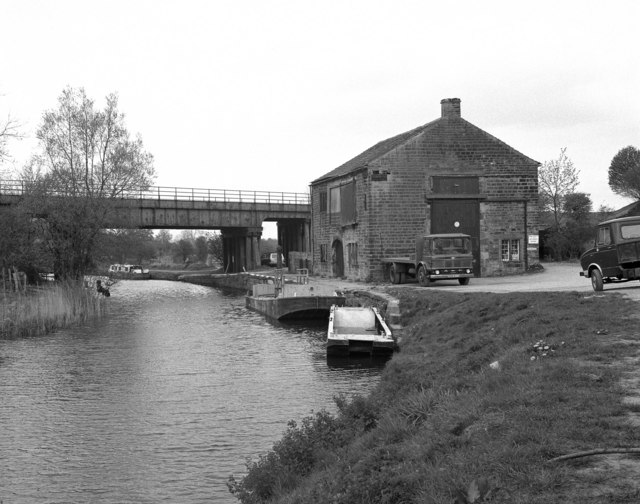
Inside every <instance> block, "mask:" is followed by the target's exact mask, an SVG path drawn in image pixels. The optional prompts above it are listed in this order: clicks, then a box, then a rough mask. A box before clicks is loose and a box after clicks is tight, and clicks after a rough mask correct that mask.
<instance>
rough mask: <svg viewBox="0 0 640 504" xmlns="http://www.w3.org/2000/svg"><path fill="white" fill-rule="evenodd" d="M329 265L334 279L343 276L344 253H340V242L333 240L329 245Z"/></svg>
mask: <svg viewBox="0 0 640 504" xmlns="http://www.w3.org/2000/svg"><path fill="white" fill-rule="evenodd" d="M331 265H332V267H333V276H334V277H339V278H340V277H343V276H344V253H343V252H342V241H341V240H334V241H333V244H332V245H331Z"/></svg>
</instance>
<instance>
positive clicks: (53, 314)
mask: <svg viewBox="0 0 640 504" xmlns="http://www.w3.org/2000/svg"><path fill="white" fill-rule="evenodd" d="M102 301H103V300H102V299H100V298H99V297H97V296H96V294H95V293H94V291H93V290H90V289H87V288H85V287H83V286H82V284H78V283H57V284H55V285H47V286H46V287H43V288H39V289H33V290H27V291H26V292H9V293H7V292H6V291H5V292H4V293H3V296H2V297H1V298H0V338H2V339H10V338H18V337H24V336H38V335H41V334H46V333H48V332H50V331H53V330H56V329H60V328H63V327H67V326H70V325H73V324H77V323H79V322H82V321H84V320H87V319H88V318H91V317H95V316H99V315H101V313H102V310H103V304H102Z"/></svg>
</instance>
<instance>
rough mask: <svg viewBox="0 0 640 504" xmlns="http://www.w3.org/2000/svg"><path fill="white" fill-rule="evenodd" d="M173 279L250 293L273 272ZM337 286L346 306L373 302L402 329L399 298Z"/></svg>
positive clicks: (394, 328) (393, 325)
mask: <svg viewBox="0 0 640 504" xmlns="http://www.w3.org/2000/svg"><path fill="white" fill-rule="evenodd" d="M173 279H174V280H178V281H181V282H188V283H193V284H197V285H203V286H206V287H215V288H218V289H223V290H231V291H235V292H242V293H250V292H251V291H252V289H253V286H254V285H256V284H266V283H273V282H274V277H273V276H271V275H262V274H258V273H213V274H211V273H208V274H198V273H190V274H180V275H176V276H175V277H174V278H173ZM309 280H310V282H311V283H313V277H310V278H309ZM336 290H338V291H341V292H342V293H343V294H344V295H345V297H346V298H347V301H346V304H347V306H374V307H376V308H377V309H378V311H379V312H380V314H381V315H382V316H383V317H384V318H385V319H386V321H387V323H388V324H389V327H390V328H391V330H392V331H393V332H394V333H396V332H398V331H400V330H401V329H402V316H401V313H400V300H399V299H397V298H395V297H393V296H391V295H390V294H387V293H386V292H381V291H373V290H370V289H351V288H350V289H340V288H336Z"/></svg>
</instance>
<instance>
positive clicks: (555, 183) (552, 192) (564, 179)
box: [538, 147, 579, 228]
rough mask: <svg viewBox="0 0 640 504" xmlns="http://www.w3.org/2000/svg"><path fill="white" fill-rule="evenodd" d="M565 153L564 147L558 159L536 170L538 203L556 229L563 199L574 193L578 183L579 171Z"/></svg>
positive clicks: (561, 213)
mask: <svg viewBox="0 0 640 504" xmlns="http://www.w3.org/2000/svg"><path fill="white" fill-rule="evenodd" d="M566 151H567V148H566V147H564V148H562V149H560V156H559V157H558V159H554V160H552V161H546V162H545V163H543V164H542V166H541V167H540V169H539V170H538V186H539V193H540V194H539V196H540V203H541V206H542V207H543V210H545V211H547V212H549V213H550V214H551V216H552V219H553V222H554V226H555V227H556V228H559V227H560V225H561V223H562V217H563V215H564V213H565V212H564V202H565V199H566V197H567V195H569V194H573V193H574V192H575V188H576V187H577V185H578V182H579V180H578V176H579V170H578V169H577V168H576V167H575V166H574V165H573V161H571V159H569V158H568V157H567V154H566Z"/></svg>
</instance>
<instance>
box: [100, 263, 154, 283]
mask: <svg viewBox="0 0 640 504" xmlns="http://www.w3.org/2000/svg"><path fill="white" fill-rule="evenodd" d="M108 275H109V277H110V278H123V279H127V280H148V279H149V277H150V274H149V270H148V269H147V268H143V267H142V266H140V265H139V264H112V265H111V266H109V272H108Z"/></svg>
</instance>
